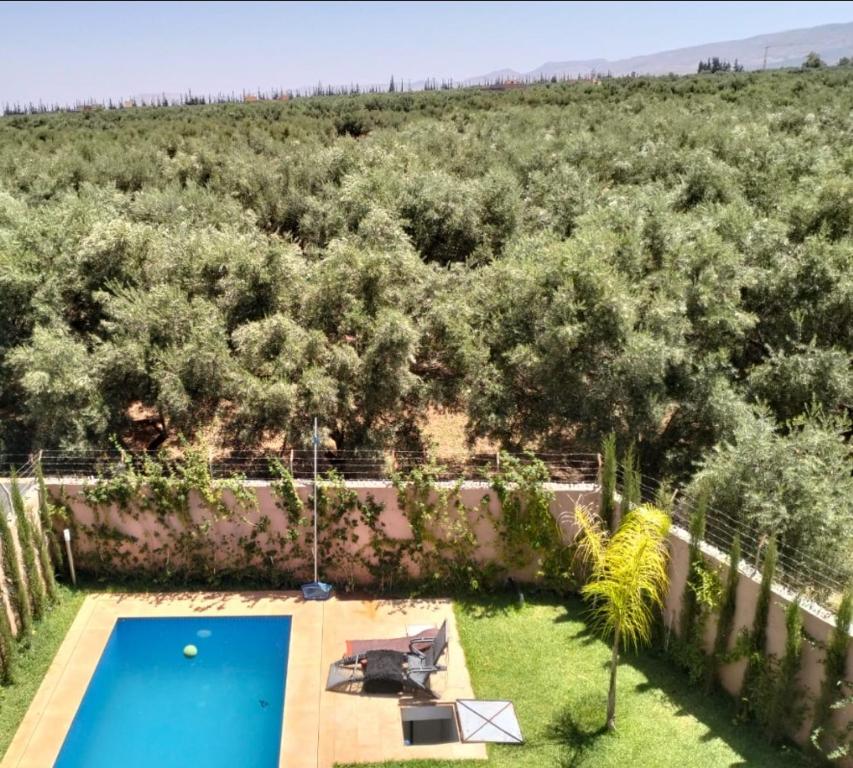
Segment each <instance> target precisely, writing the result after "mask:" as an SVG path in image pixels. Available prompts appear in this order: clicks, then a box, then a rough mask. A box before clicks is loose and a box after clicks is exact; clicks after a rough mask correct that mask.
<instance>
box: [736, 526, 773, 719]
mask: <svg viewBox="0 0 853 768" xmlns="http://www.w3.org/2000/svg"><path fill="white" fill-rule="evenodd" d="M776 557H777V552H776V539H775V538H772V537H771V539H770V541H769V543H768V544H767V550H766V551H765V553H764V566H763V568H762V571H761V586H760V587H759V591H758V601H757V602H756V604H755V618H754V619H753V622H752V632H751V633H750V635H749V656H748V658H747V663H746V671H745V673H744V676H743V684H742V685H741V689H740V690H741V709H742V712H743V714H749V713H753V714H754V713H755V706H754V702H752V701H751V698H752V697H753V696H754V695H755V692H756V690H757V688H758V687H759V683H760V681H761V678H762V676H763V674H764V672H765V669H766V661H767V656H766V651H767V616H768V614H769V613H770V597H771V592H770V588H771V586H772V585H773V576H774V575H775V573H776Z"/></svg>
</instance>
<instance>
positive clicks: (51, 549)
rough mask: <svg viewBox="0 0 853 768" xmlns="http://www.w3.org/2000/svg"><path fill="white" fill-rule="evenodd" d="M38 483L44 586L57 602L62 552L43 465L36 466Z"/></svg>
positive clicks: (52, 600)
mask: <svg viewBox="0 0 853 768" xmlns="http://www.w3.org/2000/svg"><path fill="white" fill-rule="evenodd" d="M36 481H37V482H38V499H39V522H40V523H41V536H37V537H36V538H37V539H38V542H37V543H38V552H39V561H40V562H41V572H42V575H43V576H44V585H45V589H46V591H47V596H48V598H49V599H50V601H51V602H54V603H55V602H56V600H57V597H58V594H57V591H56V575H55V573H54V567H55V565H54V564H55V563H59V562H61V561H62V550H61V549H60V547H59V541H58V540H57V538H56V533H55V532H54V530H53V520H52V519H51V514H50V505H49V503H48V500H47V488H46V487H45V484H44V473H43V472H42V469H41V463H39V464H36Z"/></svg>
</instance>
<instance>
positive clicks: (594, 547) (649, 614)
mask: <svg viewBox="0 0 853 768" xmlns="http://www.w3.org/2000/svg"><path fill="white" fill-rule="evenodd" d="M576 518H577V523H578V526H579V528H580V530H579V532H578V549H577V555H576V556H577V557H579V558H580V560H581V561H582V562H583V563H584V565H585V566H586V568H587V573H588V577H589V580H588V582H587V583H586V585H585V586H584V587H583V589H582V590H581V594H583V595H584V596H585V597H587V598H589V599H590V601H591V603H592V611H591V613H592V620H593V623H594V625H595V626H596V627H597V628H598V629H599V630H600V631H601V632H602V634H604V636H605V637H607V638H612V641H613V646H612V649H613V650H612V658H611V661H610V692H609V693H608V696H607V728H608V730H611V731H612V730H615V728H616V669H617V666H618V663H619V649H620V647H624V646H625V645H629V646H633V647H634V648H638V647H639V646H640V644H641V643H642V644H645V643H648V642H649V641H650V639H651V634H652V627H653V622H654V613H655V610H656V609H657V608H659V607H660V606H662V605H663V600H664V597H665V596H666V591H667V586H668V583H669V578H668V575H667V560H668V556H669V553H668V549H667V545H666V537H667V533H668V532H669V526H670V519H669V515H667V514H666V513H665V512H663V511H661V510H660V509H657V508H656V507H653V506H651V505H649V504H644V505H643V506H640V507H635V508H634V509H632V510H631V511H630V512H628V514H627V515H625V517H624V518H623V519H622V522H621V524H620V525H619V528H618V529H617V530H616V532H615V533H614V534H613V535H612V536H611V535H609V534H608V533H607V530H606V528H605V525H604V524H603V523H602V521H601V518H600V517H599V516H598V515H596V514H595V513H592V512H589V511H587V510H585V509H583V508H578V510H577V512H576Z"/></svg>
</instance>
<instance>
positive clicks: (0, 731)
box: [0, 585, 86, 759]
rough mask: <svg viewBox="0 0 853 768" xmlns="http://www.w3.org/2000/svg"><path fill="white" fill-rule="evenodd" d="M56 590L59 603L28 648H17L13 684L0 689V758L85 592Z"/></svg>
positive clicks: (51, 610) (37, 624)
mask: <svg viewBox="0 0 853 768" xmlns="http://www.w3.org/2000/svg"><path fill="white" fill-rule="evenodd" d="M57 591H58V594H59V598H60V602H59V604H58V605H56V606H54V607H52V608H50V609H48V611H47V612H46V614H45V617H44V618H43V619H42V620H41V621H39V622H37V623H36V624H35V632H34V634H33V636H32V639H31V641H30V644H29V647H24V646H23V645H21V646H19V648H18V654H17V658H16V666H15V682H14V683H13V684H12V685H8V686H0V759H2V758H3V755H4V754H5V753H6V750H7V749H8V747H9V744H10V743H11V741H12V737H13V736H14V735H15V731H16V730H17V729H18V725H19V724H20V722H21V720H22V719H23V718H24V715H25V714H26V711H27V709H28V707H29V706H30V702H31V701H32V700H33V697H34V696H35V695H36V691H37V690H38V688H39V685H41V681H42V678H44V676H45V673H46V672H47V669H48V667H49V666H50V663H51V662H52V661H53V657H54V656H55V655H56V652H57V650H58V649H59V646H60V644H61V643H62V641H63V639H64V638H65V635H66V633H67V632H68V628H69V627H70V626H71V622H72V621H74V617H75V616H76V615H77V611H78V610H79V609H80V606H81V605H82V604H83V600H84V599H85V597H86V593H85V592H82V591H77V590H70V589H68V588H66V587H63V586H60V585H57Z"/></svg>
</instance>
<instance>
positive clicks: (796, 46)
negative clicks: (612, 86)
mask: <svg viewBox="0 0 853 768" xmlns="http://www.w3.org/2000/svg"><path fill="white" fill-rule="evenodd" d="M765 49H766V52H767V67H768V68H770V67H792V66H799V65H800V64H802V62H803V59H805V57H806V54H808V53H809V51H815V52H817V53H818V54H820V56H821V58H823V59H824V61H826V62H827V63H829V64H834V63H835V62H836V61H838V59H839V58H841V57H842V56H853V22H850V23H846V24H824V25H823V26H820V27H809V28H807V29H792V30H789V31H787V32H774V33H772V34H769V35H758V36H756V37H748V38H745V39H743V40H726V41H723V42H719V43H706V44H704V45H694V46H691V47H689V48H677V49H675V50H673V51H662V52H660V53H651V54H647V55H644V56H633V57H631V58H629V59H618V60H615V61H608V60H607V59H585V60H579V61H549V62H546V63H545V64H543V65H542V66H541V67H537V68H536V69H533V70H531V71H530V72H517V71H516V70H514V69H496V70H495V71H493V72H488V73H486V74H485V75H480V76H478V77H472V78H469V79H468V80H466V81H465V83H466V84H468V85H478V84H481V83H486V82H494V81H496V80H525V79H538V78H539V77H540V76H542V77H547V78H550V77H553V76H555V75H556V76H557V77H578V76H580V75H590V74H593V73H598V74H607V73H610V74H612V75H630V74H631V73H632V72H636V73H637V74H642V75H665V74H668V73H673V74H678V75H685V74H689V73H691V72H696V68H697V66H698V64H699V61H700V60H704V59H708V58H713V57H714V56H717V57H718V58H720V59H727V60H729V61H732V62H733V61H734V60H735V59H737V60H738V62H740V63H741V64H742V65H743V66H744V68H745V69H761V68H762V67H763V66H764V55H765Z"/></svg>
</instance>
